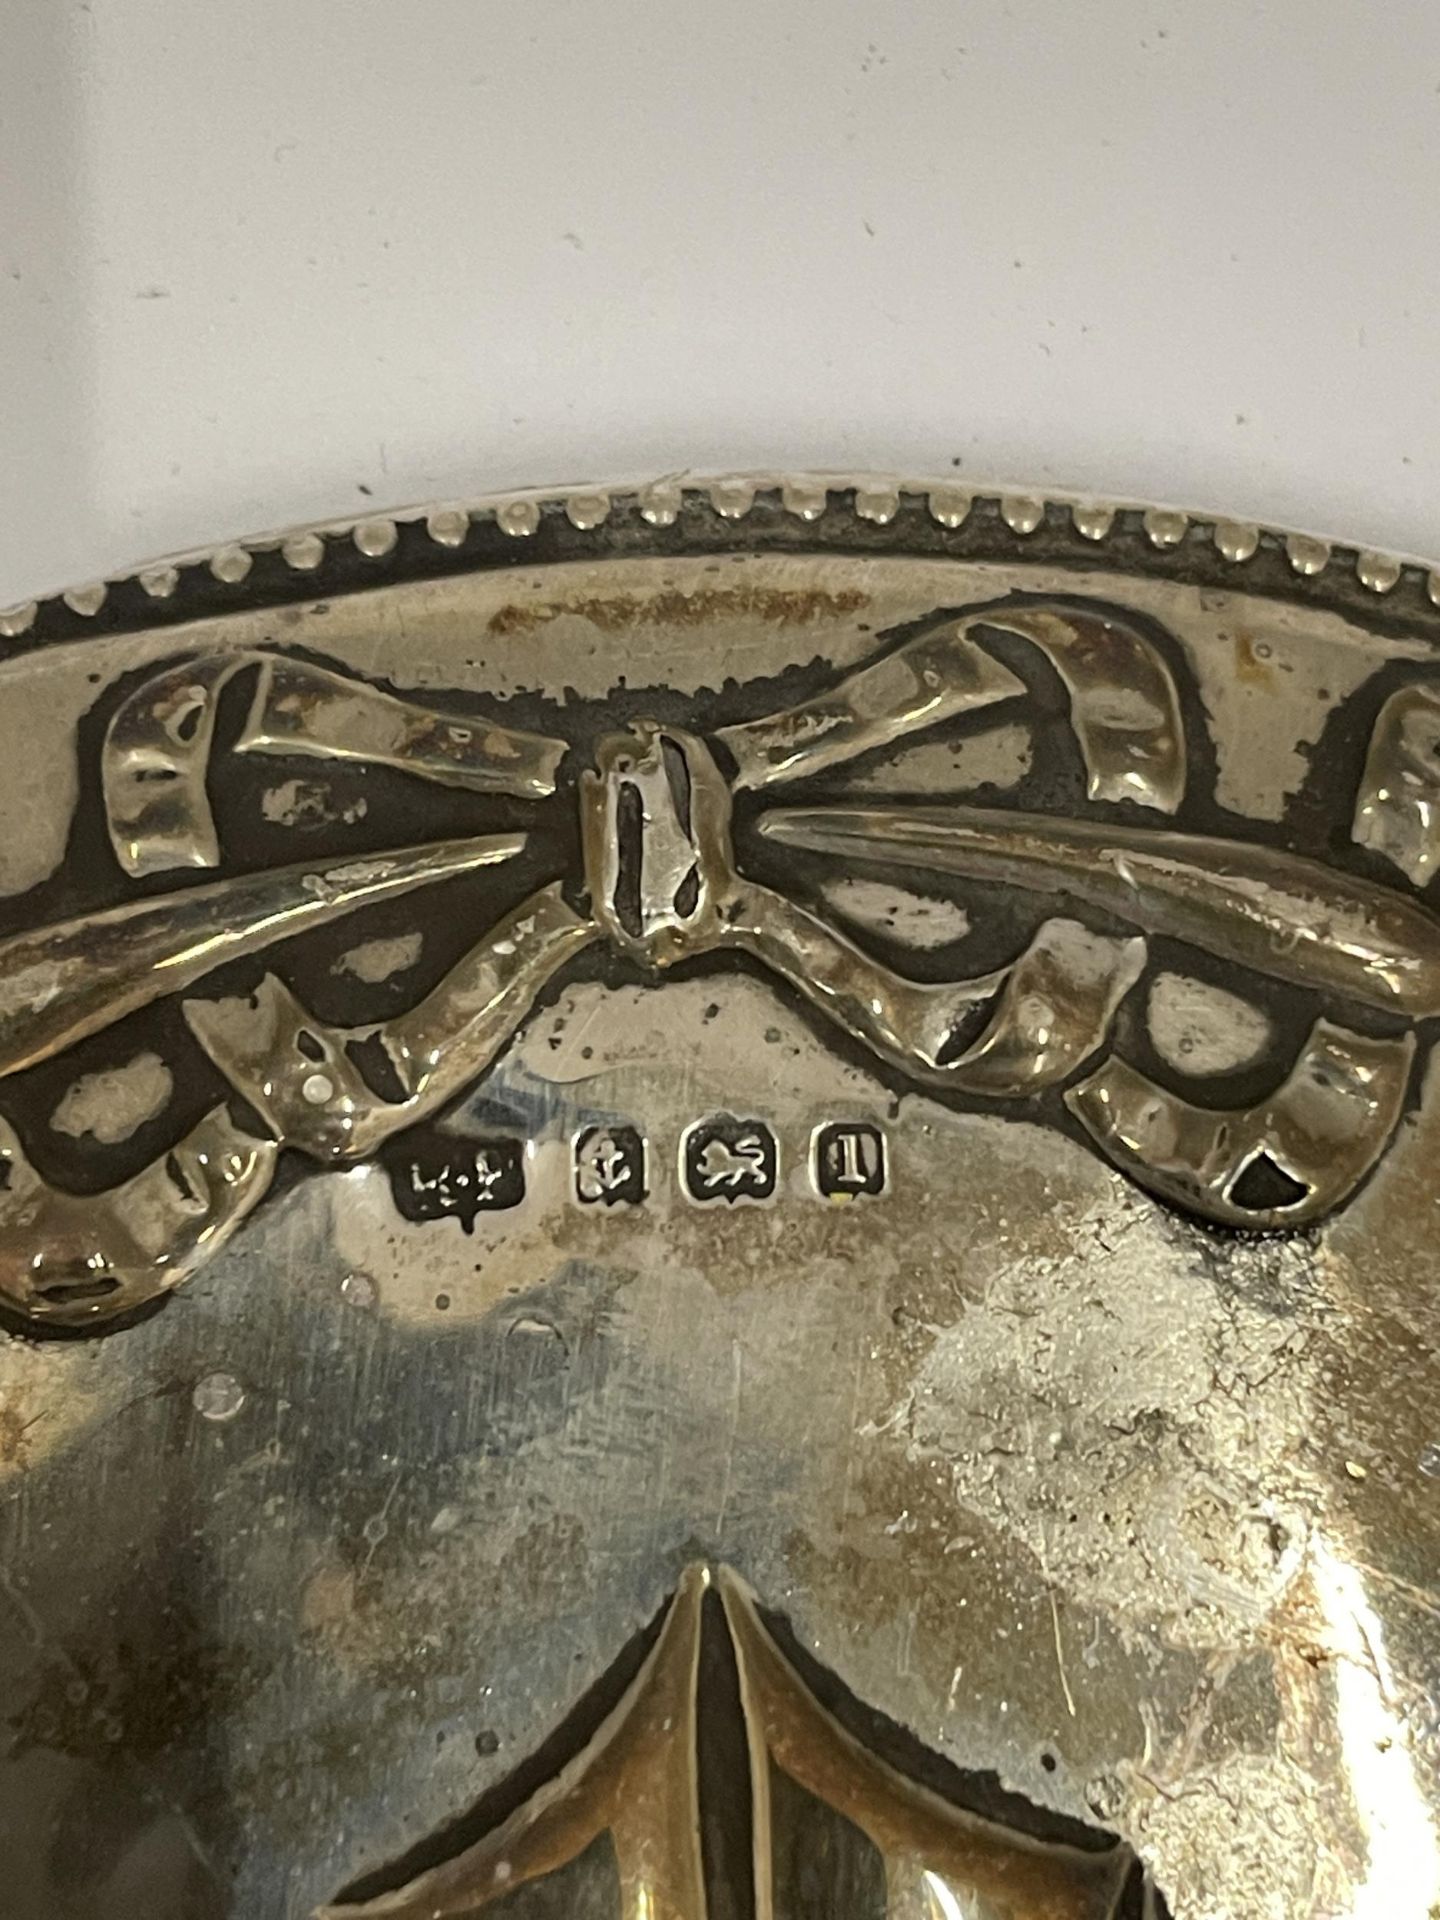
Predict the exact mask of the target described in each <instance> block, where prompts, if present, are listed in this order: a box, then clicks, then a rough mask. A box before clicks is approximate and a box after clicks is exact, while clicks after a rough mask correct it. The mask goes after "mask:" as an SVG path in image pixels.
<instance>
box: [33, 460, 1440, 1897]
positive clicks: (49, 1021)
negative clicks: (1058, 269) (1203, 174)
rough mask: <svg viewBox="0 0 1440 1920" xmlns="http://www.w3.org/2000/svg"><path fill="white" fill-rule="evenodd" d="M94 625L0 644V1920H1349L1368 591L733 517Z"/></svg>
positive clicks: (708, 508)
mask: <svg viewBox="0 0 1440 1920" xmlns="http://www.w3.org/2000/svg"><path fill="white" fill-rule="evenodd" d="M242 562H243V564H242ZM163 572H164V578H165V582H166V592H165V594H164V595H163V596H161V597H159V598H156V597H155V596H154V594H153V593H152V591H151V589H150V588H148V587H147V586H146V584H145V583H146V582H147V581H153V580H155V579H157V578H159V577H160V574H159V573H157V572H156V571H155V570H153V569H152V570H147V572H146V573H145V574H143V575H141V576H139V577H138V578H137V579H136V580H134V581H127V582H116V583H110V584H109V585H108V586H107V587H106V588H105V589H104V590H103V591H101V590H98V589H97V590H96V591H93V592H88V593H85V594H81V595H74V594H72V595H70V596H68V597H67V598H66V599H64V600H57V601H53V602H46V603H44V604H43V605H34V606H30V607H26V608H19V609H12V610H10V611H9V612H8V613H4V614H0V632H3V633H4V634H5V635H6V636H7V639H6V641H5V645H6V647H7V649H8V651H7V654H6V657H5V659H4V661H3V662H0V694H3V702H0V744H3V745H4V746H5V749H6V760H5V768H6V771H5V776H4V781H3V783H0V824H6V823H7V817H8V832H7V835H6V837H5V840H4V841H3V842H0V882H3V885H4V888H5V893H4V900H3V906H4V918H3V921H0V1159H3V1163H4V1166H5V1168H6V1182H5V1186H4V1190H3V1192H0V1300H3V1302H4V1303H5V1309H6V1313H7V1320H6V1326H7V1327H8V1329H9V1331H8V1333H7V1334H6V1336H5V1338H4V1343H3V1346H0V1477H3V1481H4V1495H5V1503H4V1506H3V1509H0V1511H3V1527H4V1533H3V1535H0V1606H7V1605H8V1607H9V1608H10V1610H11V1611H12V1612H13V1614H14V1626H13V1630H12V1631H11V1632H10V1634H9V1636H8V1638H7V1640H6V1642H5V1643H4V1650H3V1652H0V1676H3V1677H0V1710H3V1712H4V1713H5V1715H6V1717H7V1720H8V1723H9V1726H10V1729H11V1744H10V1749H9V1753H8V1757H6V1758H5V1759H4V1760H3V1761H0V1811H3V1813H4V1814H5V1820H4V1821H3V1823H0V1825H3V1828H4V1830H5V1832H6V1834H7V1838H6V1840H5V1842H4V1848H5V1850H6V1851H8V1853H9V1855H10V1856H11V1859H10V1861H9V1862H8V1863H6V1865H5V1875H4V1877H5V1879H6V1882H7V1883H8V1884H9V1885H11V1886H12V1887H14V1888H16V1889H18V1891H17V1892H16V1894H15V1899H16V1900H17V1901H18V1902H19V1905H18V1907H17V1909H16V1911H17V1912H18V1913H19V1915H20V1916H22V1920H30V1916H32V1915H34V1916H37V1917H38V1916H44V1920H52V1916H57V1915H59V1914H61V1913H64V1912H68V1911H71V1910H72V1909H73V1910H74V1911H75V1912H77V1913H79V1912H84V1913H85V1914H87V1915H91V1914H93V1915H96V1916H107V1917H108V1916H109V1915H110V1914H115V1915H121V1914H129V1913H131V1912H135V1911H140V1910H143V1911H145V1912H146V1913H147V1914H153V1915H154V1916H155V1917H156V1920H169V1916H175V1917H176V1920H180V1917H181V1916H184V1920H190V1916H204V1920H210V1917H211V1916H219V1915H227V1916H228V1915H237V1916H243V1920H251V1916H254V1917H255V1920H268V1917H269V1916H271V1915H283V1916H286V1917H287V1920H289V1917H290V1916H296V1917H297V1920H298V1917H299V1916H305V1915H310V1914H313V1913H320V1912H323V1913H324V1914H326V1915H330V1914H335V1915H337V1916H338V1915H339V1914H343V1913H352V1912H353V1913H355V1914H357V1915H359V1914H374V1915H377V1916H378V1915H380V1914H382V1913H384V1914H392V1915H405V1916H410V1920H420V1916H421V1915H425V1916H427V1920H436V1916H439V1915H442V1914H443V1915H446V1916H451V1915H453V1916H459V1915H461V1914H467V1913H471V1912H478V1911H480V1910H482V1909H483V1910H486V1911H489V1910H491V1909H493V1910H495V1911H496V1912H497V1913H504V1914H506V1915H507V1916H509V1920H545V1917H546V1916H549V1915H551V1914H554V1915H560V1914H570V1913H575V1914H580V1915H584V1916H595V1917H596V1920H599V1917H600V1916H604V1917H605V1920H612V1916H613V1920H728V1916H732V1915H733V1916H735V1917H736V1920H742V1917H744V1916H754V1920H771V1917H772V1916H777V1917H778V1916H779V1915H782V1914H786V1913H793V1914H797V1915H798V1914H808V1913H810V1912H811V1911H812V1910H813V1911H814V1912H816V1913H822V1912H823V1913H826V1914H829V1915H840V1914H843V1915H845V1916H846V1920H850V1916H852V1915H853V1916H854V1920H950V1917H951V1916H952V1915H955V1914H971V1913H982V1912H983V1913H986V1914H990V1913H995V1914H1003V1915H1005V1916H1007V1920H1042V1916H1046V1917H1048V1916H1052V1915H1053V1916H1067V1917H1068V1916H1074V1920H1090V1917H1091V1916H1094V1920H1122V1916H1128V1917H1129V1920H1137V1917H1138V1916H1142V1915H1144V1916H1155V1915H1158V1914H1160V1913H1161V1912H1162V1911H1163V1910H1165V1909H1166V1907H1167V1904H1168V1910H1169V1911H1170V1912H1171V1913H1173V1914H1174V1915H1175V1916H1176V1920H1184V1917H1185V1916H1187V1915H1198V1914H1204V1915H1206V1916H1207V1917H1208V1916H1211V1915H1214V1916H1217V1917H1222V1916H1223V1917H1224V1920H1229V1917H1230V1916H1235V1920H1240V1916H1242V1915H1243V1916H1244V1920H1254V1916H1257V1915H1261V1914H1264V1915H1271V1914H1273V1915H1276V1916H1280V1917H1282V1920H1302V1917H1303V1920H1320V1916H1322V1915H1324V1916H1327V1917H1329V1916H1338V1915H1341V1914H1344V1915H1354V1916H1360V1915H1363V1914H1366V1913H1371V1912H1374V1913H1380V1912H1382V1911H1383V1912H1384V1913H1386V1914H1387V1915H1400V1916H1403V1915H1405V1914H1408V1913H1410V1912H1414V1913H1415V1914H1417V1915H1423V1914H1426V1913H1428V1911H1429V1909H1430V1906H1431V1904H1433V1903H1434V1902H1435V1901H1437V1900H1440V1838H1437V1834H1436V1828H1435V1819H1436V1811H1437V1801H1440V1783H1437V1775H1436V1757H1437V1748H1436V1740H1437V1736H1436V1726H1437V1720H1436V1715H1435V1711H1434V1706H1433V1681H1432V1678H1431V1676H1432V1674H1433V1672H1434V1670H1435V1664H1436V1655H1437V1652H1440V1648H1437V1646H1436V1644H1435V1643H1436V1633H1435V1626H1434V1622H1435V1620H1436V1618H1437V1614H1440V1606H1437V1600H1440V1594H1437V1590H1436V1588H1435V1585H1434V1573H1433V1568H1434V1565H1435V1548H1436V1545H1437V1541H1436V1532H1437V1523H1436V1520H1435V1518H1434V1513H1435V1507H1434V1498H1433V1481H1434V1472H1433V1462H1432V1455H1433V1453H1434V1451H1435V1448H1436V1446H1437V1445H1440V1434H1437V1433H1436V1432H1435V1430H1434V1429H1435V1418H1436V1416H1435V1415H1434V1412H1433V1409H1434V1407H1435V1405H1436V1404H1437V1395H1436V1391H1435V1390H1436V1387H1437V1385H1440V1380H1437V1373H1440V1368H1437V1363H1436V1359H1435V1355H1434V1350H1433V1339H1432V1334H1431V1329H1432V1327H1433V1319H1432V1315H1433V1306H1432V1303H1431V1296H1432V1294H1433V1291H1434V1288H1435V1285H1436V1282H1437V1279H1440V1272H1437V1262H1436V1257H1435V1251H1434V1249H1435V1237H1434V1218H1435V1209H1436V1207H1437V1205H1440V1176H1437V1174H1436V1172H1435V1168H1436V1164H1437V1161H1436V1126H1437V1124H1440V1123H1437V1118H1436V1115H1435V1113H1434V1112H1433V1111H1432V1109H1433V1106H1434V1101H1433V1097H1432V1096H1431V1095H1430V1093H1429V1088H1430V1084H1431V1078H1432V1069H1431V1049H1432V1045H1433V1040H1434V1033H1435V1023H1436V1020H1437V1017H1440V920H1437V917H1436V911H1435V904H1436V903H1435V896H1434V876H1435V871H1436V866H1437V852H1436V848H1437V844H1440V842H1437V830H1436V824H1435V823H1436V818H1437V813H1436V808H1437V804H1440V756H1437V753H1436V742H1437V739H1440V729H1437V723H1436V715H1437V713H1440V665H1437V660H1440V656H1437V653H1436V650H1435V640H1436V633H1437V628H1440V613H1437V611H1436V606H1435V600H1434V596H1433V595H1432V593H1431V591H1430V588H1431V582H1430V580H1429V578H1428V576H1426V575H1425V574H1424V573H1423V572H1422V571H1420V570H1418V569H1415V568H1408V569H1407V568H1405V567H1403V566H1400V565H1398V564H1392V563H1388V562H1387V563H1385V564H1380V563H1379V562H1377V561H1376V559H1375V556H1372V555H1366V554H1362V555H1351V556H1346V555H1345V554H1344V552H1343V550H1332V549H1329V548H1327V547H1325V546H1324V545H1323V544H1322V543H1318V542H1315V541H1309V540H1302V539H1300V538H1298V537H1291V538H1290V539H1288V540H1286V539H1283V538H1282V537H1280V536H1277V535H1272V534H1269V533H1263V532H1261V531H1259V530H1257V529H1247V528H1244V527H1237V526H1235V525H1233V524H1231V523H1221V524H1219V525H1217V526H1215V527H1213V528H1212V527H1210V526H1208V525H1206V524H1205V523H1203V522H1197V521H1190V520H1187V519H1186V518H1185V516H1181V515H1176V514H1173V513H1165V512H1160V511H1158V510H1148V511H1142V510H1140V509H1104V510H1101V509H1096V508H1092V507H1089V506H1086V505H1074V506H1072V505H1069V504H1063V503H1062V504H1050V505H1048V506H1047V505H1045V504H1044V503H1040V502H1033V501H1029V500H1022V499H1019V498H1017V497H1005V498H1000V499H994V498H979V499H971V498H969V497H968V496H965V495H962V494H959V493H958V492H956V491H955V490H953V489H945V488H938V487H937V488H930V489H923V488H907V487H903V486H900V485H898V484H893V483H890V482H888V481H882V480H873V481H862V482H849V481H838V480H825V479H820V480H780V479H773V478H770V477H766V476H758V477H756V478H754V479H749V480H729V481H722V482H714V483H707V484H704V485H680V484H679V483H664V484H661V485H657V486H655V487H652V488H647V489H640V490H638V491H635V492H631V493H613V494H612V493H606V492H602V491H599V490H579V491H576V492H572V493H571V494H568V495H561V496H543V495H537V496H527V497H524V498H518V499H507V500H501V501H494V502H489V503H484V504H482V505H479V506H476V507H474V508H466V509H455V508H447V509H435V510H432V511H430V512H429V513H428V514H426V515H423V516H417V517H414V518H409V519H401V520H399V521H397V522H394V523H392V522H383V523H369V522H367V523H364V524H363V525H361V526H360V527H355V528H352V527H349V526H345V527H334V528H320V529H313V530H308V531H306V532H305V533H303V534H297V535H291V536H286V537H284V538H281V539H277V540H274V541H269V542H255V543H250V544H249V545H247V546H245V547H235V546H231V547H227V548H225V549H223V550H222V551H221V552H220V553H219V554H217V555H215V556H210V555H201V556H192V557H188V558H185V559H182V560H179V561H176V562H174V563H172V564H171V565H169V566H168V567H167V568H166V569H164V570H163ZM172 1296H173V1297H172ZM46 1336H51V1337H46ZM57 1836H59V1837H58V1838H57ZM67 1902H68V1903H69V1905H68V1906H67V1905H66V1903H67ZM807 1902H809V1903H810V1904H809V1905H807V1904H806V1903H807Z"/></svg>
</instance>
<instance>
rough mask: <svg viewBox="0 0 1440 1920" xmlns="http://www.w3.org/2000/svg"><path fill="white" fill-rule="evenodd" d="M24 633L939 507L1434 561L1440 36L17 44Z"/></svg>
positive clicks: (233, 30) (745, 15)
mask: <svg viewBox="0 0 1440 1920" xmlns="http://www.w3.org/2000/svg"><path fill="white" fill-rule="evenodd" d="M0 26H3V32H0V604H4V603H5V602H7V601H8V600H14V599H18V598H21V597H24V596H27V595H29V594H31V593H34V592H37V591H41V590H47V589H51V588H54V587H56V586H59V585H62V584H65V583H66V582H67V581H76V580H81V579H87V578H91V577H94V576H96V575H99V574H103V573H104V572H106V571H108V570H114V569H118V568H122V567H125V566H127V565H128V564H130V563H132V562H134V561H136V560H138V559H140V558H143V557H148V556H150V555H152V554H155V553H158V552H162V551H165V550H171V549H176V548H181V547H185V546H190V545H195V544H200V543H203V542H207V541H212V540H218V539H220V538H223V537H225V536H227V535H230V534H234V533H242V532H247V531H255V530H259V529H262V528H266V527H271V526H278V525H282V524H284V523H287V522H292V521H296V520H302V519H307V518H314V517H319V516H335V517H338V516H341V515H344V514H347V513H349V512H351V511H356V512H361V511H364V510H365V509H366V507H367V505H369V504H371V503H373V505H374V506H375V507H377V508H378V507H381V506H384V505H400V504H404V503H407V502H411V501H415V500H419V499H425V498H433V497H436V496H449V497H454V496H463V495H466V494H470V493H475V492H479V491H484V490H487V489H490V488H494V487H500V486H506V485H513V484H519V483H523V482H536V483H541V482H552V481H564V480H574V479H582V478H619V477H629V476H635V475H638V474H643V473H645V472H660V471H665V470H670V469H676V468H684V467H694V468H698V469H702V470H703V469H711V470H713V469H716V468H726V467H736V466H750V465H761V466H773V465H788V466H792V467H799V466H818V467H832V468H844V467H850V468H853V467H881V468H898V469H902V470H905V471H908V472H911V473H915V474H937V473H946V474H952V473H954V472H956V471H957V469H958V472H959V474H960V475H962V476H965V477H968V478H970V479H973V480H977V481H978V480H981V479H986V480H997V479H1000V480H1011V481H1022V482H1031V483H1040V484H1048V485H1051V486H1054V487H1056V488H1067V487H1068V488H1074V489H1080V490H1091V491H1095V492H1099V493H1105V494H1113V495H1122V496H1127V497H1141V498H1152V499H1161V500H1166V501H1177V502H1180V503H1183V504H1186V505H1194V506H1199V507H1211V508H1221V509H1224V510H1228V511H1230V512H1233V513H1236V514H1240V515H1252V516H1255V517H1258V518H1261V519H1265V520H1269V521H1272V522H1275V523H1278V524H1282V525H1300V526H1304V527H1309V528H1313V529H1316V530H1319V531H1324V532H1332V533H1337V534H1340V535H1342V536H1347V537H1351V538H1355V539H1358V540H1360V541H1363V542H1373V543H1376V544H1381V545H1389V546H1395V547H1398V548H1402V549H1407V550H1411V551H1418V552H1421V553H1424V554H1428V555H1430V556H1440V412H1437V404H1436V389H1437V375H1440V322H1437V311H1440V245H1437V226H1440V195H1437V188H1440V5H1436V4H1435V0H1387V4H1385V5H1383V6H1381V5H1377V4H1364V3H1363V0H1275V3H1274V4H1268V5H1267V4H1253V3H1252V4H1240V3H1239V0H1216V3H1214V4H1208V5H1200V4H1197V3H1196V0H1153V4H1131V3H1130V0H1054V3H1053V4H1046V0H1012V4H1009V5H1003V4H999V3H998V0H951V3H950V4H944V3H943V0H904V4H890V5H880V4H871V5H859V4H852V0H768V3H767V0H688V3H681V0H672V4H670V5H668V6H667V5H664V4H662V0H646V3H645V4H635V3H633V0H588V3H585V4H582V3H581V0H512V4H509V5H506V6H499V5H493V4H490V3H489V0H228V3H225V4H222V0H86V3H85V4H74V3H73V0H0Z"/></svg>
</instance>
